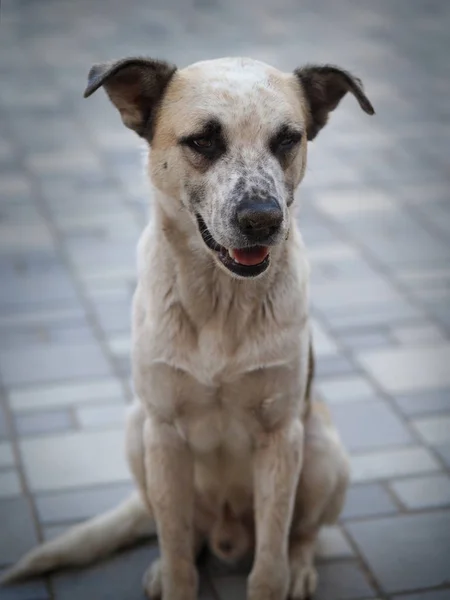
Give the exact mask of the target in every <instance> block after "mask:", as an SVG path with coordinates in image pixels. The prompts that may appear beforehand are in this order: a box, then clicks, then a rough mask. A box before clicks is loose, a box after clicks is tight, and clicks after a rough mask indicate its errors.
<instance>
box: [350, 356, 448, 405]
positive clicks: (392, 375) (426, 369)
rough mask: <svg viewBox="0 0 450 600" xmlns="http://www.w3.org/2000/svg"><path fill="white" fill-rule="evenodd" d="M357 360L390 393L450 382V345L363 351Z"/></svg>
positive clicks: (417, 389) (422, 388) (423, 388)
mask: <svg viewBox="0 0 450 600" xmlns="http://www.w3.org/2000/svg"><path fill="white" fill-rule="evenodd" d="M357 360H358V362H359V363H360V364H361V366H362V367H363V368H364V369H365V370H366V371H367V372H368V373H370V375H371V376H372V377H373V378H375V379H376V380H377V381H378V382H379V384H380V386H382V387H383V388H384V389H385V390H386V391H387V392H391V393H392V394H402V393H404V394H406V393H408V392H418V391H421V390H429V389H442V388H443V387H446V386H448V385H450V370H449V369H448V368H447V365H448V362H449V360H450V345H449V344H439V345H436V346H432V347H421V348H399V349H394V350H379V351H373V352H364V353H361V354H359V355H358V357H357Z"/></svg>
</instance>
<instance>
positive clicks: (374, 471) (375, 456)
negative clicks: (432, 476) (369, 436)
mask: <svg viewBox="0 0 450 600" xmlns="http://www.w3.org/2000/svg"><path fill="white" fill-rule="evenodd" d="M350 466H351V476H352V480H353V482H355V483H359V482H364V481H375V480H378V479H391V478H392V477H402V476H407V475H421V474H426V473H433V472H435V471H439V470H440V465H439V463H438V461H437V460H436V458H435V457H434V456H433V455H432V454H431V452H430V451H429V450H427V449H426V448H423V447H422V446H409V447H406V448H393V449H384V448H383V449H382V450H379V451H377V452H374V451H371V452H365V453H361V454H355V455H353V456H351V457H350Z"/></svg>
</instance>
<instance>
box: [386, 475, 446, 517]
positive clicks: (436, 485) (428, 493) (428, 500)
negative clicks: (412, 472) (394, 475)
mask: <svg viewBox="0 0 450 600" xmlns="http://www.w3.org/2000/svg"><path fill="white" fill-rule="evenodd" d="M390 487H391V489H392V490H393V491H394V493H395V495H396V496H397V497H398V498H399V499H400V500H401V501H402V503H403V504H404V505H405V506H406V507H407V508H409V509H417V508H431V507H434V506H449V505H450V477H449V476H448V475H432V476H430V477H417V478H413V479H405V480H401V481H394V482H392V483H391V484H390Z"/></svg>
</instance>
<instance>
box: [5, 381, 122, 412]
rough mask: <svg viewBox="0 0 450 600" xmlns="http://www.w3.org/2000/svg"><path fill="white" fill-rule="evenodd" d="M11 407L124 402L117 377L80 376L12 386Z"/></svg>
mask: <svg viewBox="0 0 450 600" xmlns="http://www.w3.org/2000/svg"><path fill="white" fill-rule="evenodd" d="M8 399H9V404H10V406H11V409H12V410H13V411H14V412H15V413H17V414H19V413H24V412H30V411H33V412H37V411H43V412H46V411H49V410H55V409H64V408H67V407H70V406H75V405H76V406H81V405H84V404H91V403H94V402H95V403H96V404H97V403H99V402H108V403H111V402H112V401H115V402H118V403H120V402H123V401H124V397H123V390H122V387H121V384H120V381H119V380H118V379H116V378H114V377H109V378H97V377H95V378H87V379H84V378H79V379H77V380H76V381H68V382H64V383H51V384H47V385H46V384H44V385H33V386H32V387H27V386H25V387H18V388H13V389H11V390H10V391H9V393H8Z"/></svg>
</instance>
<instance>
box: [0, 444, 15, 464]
mask: <svg viewBox="0 0 450 600" xmlns="http://www.w3.org/2000/svg"><path fill="white" fill-rule="evenodd" d="M14 462H15V459H14V453H13V449H12V446H11V444H10V443H9V442H1V443H0V468H3V467H12V466H13V465H14Z"/></svg>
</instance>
